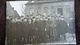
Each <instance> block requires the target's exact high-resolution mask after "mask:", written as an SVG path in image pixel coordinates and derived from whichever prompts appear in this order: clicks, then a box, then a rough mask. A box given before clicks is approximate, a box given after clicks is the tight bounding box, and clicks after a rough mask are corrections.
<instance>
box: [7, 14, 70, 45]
mask: <svg viewBox="0 0 80 45" xmlns="http://www.w3.org/2000/svg"><path fill="white" fill-rule="evenodd" d="M67 32H70V33H71V31H70V29H69V26H68V25H67V23H66V21H65V20H64V16H63V15H56V16H52V15H46V16H44V15H35V16H33V15H27V16H20V17H13V16H7V17H6V42H7V44H36V43H46V42H57V41H58V42H59V41H60V35H62V36H63V37H64V38H63V41H66V40H65V33H67Z"/></svg>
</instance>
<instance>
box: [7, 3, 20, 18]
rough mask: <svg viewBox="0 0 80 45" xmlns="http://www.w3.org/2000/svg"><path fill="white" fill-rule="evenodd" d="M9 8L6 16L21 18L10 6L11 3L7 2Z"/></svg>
mask: <svg viewBox="0 0 80 45" xmlns="http://www.w3.org/2000/svg"><path fill="white" fill-rule="evenodd" d="M6 4H7V7H6V14H7V16H12V17H19V14H18V12H17V11H16V10H14V8H13V7H12V6H11V5H10V3H9V2H6Z"/></svg>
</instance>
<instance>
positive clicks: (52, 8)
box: [51, 6, 56, 14]
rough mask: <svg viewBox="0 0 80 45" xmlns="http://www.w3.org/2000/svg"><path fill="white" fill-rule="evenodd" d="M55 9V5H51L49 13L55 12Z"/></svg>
mask: <svg viewBox="0 0 80 45" xmlns="http://www.w3.org/2000/svg"><path fill="white" fill-rule="evenodd" d="M55 11H56V9H55V6H52V7H51V14H55V13H56V12H55Z"/></svg>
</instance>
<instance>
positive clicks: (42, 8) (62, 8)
mask: <svg viewBox="0 0 80 45" xmlns="http://www.w3.org/2000/svg"><path fill="white" fill-rule="evenodd" d="M25 5H26V15H31V14H32V15H38V14H41V15H44V14H46V15H53V16H55V15H58V14H60V15H63V16H64V18H65V20H66V21H67V22H69V18H70V17H71V15H72V16H73V17H72V18H74V15H73V14H74V0H65V1H60V0H59V1H34V2H33V3H30V2H28V3H26V4H25Z"/></svg>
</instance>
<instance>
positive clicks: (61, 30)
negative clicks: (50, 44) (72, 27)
mask: <svg viewBox="0 0 80 45" xmlns="http://www.w3.org/2000/svg"><path fill="white" fill-rule="evenodd" d="M56 23H57V26H56V30H57V34H58V35H57V41H58V42H60V40H62V41H63V42H64V41H65V33H66V32H67V30H68V29H69V27H68V25H67V23H66V22H65V20H64V17H63V16H58V17H57V18H56ZM60 35H62V36H63V39H60V38H61V37H62V36H61V37H60Z"/></svg>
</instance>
